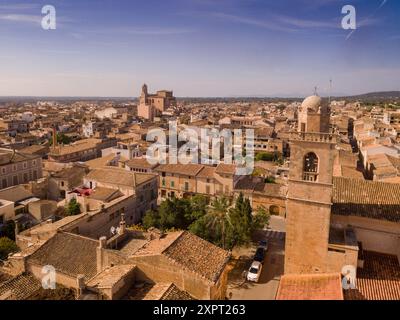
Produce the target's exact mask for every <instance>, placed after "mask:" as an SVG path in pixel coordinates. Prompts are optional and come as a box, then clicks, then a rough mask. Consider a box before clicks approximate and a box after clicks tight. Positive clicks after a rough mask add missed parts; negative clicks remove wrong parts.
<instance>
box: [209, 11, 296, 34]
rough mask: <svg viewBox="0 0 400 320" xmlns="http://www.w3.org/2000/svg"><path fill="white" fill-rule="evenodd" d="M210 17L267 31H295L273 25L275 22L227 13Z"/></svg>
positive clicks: (215, 13)
mask: <svg viewBox="0 0 400 320" xmlns="http://www.w3.org/2000/svg"><path fill="white" fill-rule="evenodd" d="M211 15H212V16H214V17H216V18H220V19H223V20H228V21H232V22H237V23H241V24H246V25H250V26H255V27H260V28H265V29H269V30H279V31H288V32H292V31H296V30H295V29H293V28H290V27H284V26H281V25H279V24H278V23H275V22H273V21H270V20H267V19H266V20H258V19H254V18H248V17H241V16H237V15H233V14H227V13H221V12H214V13H211Z"/></svg>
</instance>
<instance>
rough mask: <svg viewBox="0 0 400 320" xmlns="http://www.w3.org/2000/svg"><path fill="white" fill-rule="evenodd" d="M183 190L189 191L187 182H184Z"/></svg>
mask: <svg viewBox="0 0 400 320" xmlns="http://www.w3.org/2000/svg"><path fill="white" fill-rule="evenodd" d="M185 191H189V182H185Z"/></svg>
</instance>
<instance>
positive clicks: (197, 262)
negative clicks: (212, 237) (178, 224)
mask: <svg viewBox="0 0 400 320" xmlns="http://www.w3.org/2000/svg"><path fill="white" fill-rule="evenodd" d="M163 255H165V256H167V257H168V258H170V259H172V260H174V261H175V262H177V263H179V264H180V265H182V266H183V267H185V268H187V269H188V270H190V271H192V272H195V273H197V274H200V275H201V276H203V277H204V278H206V279H208V280H210V281H212V282H216V281H217V280H218V278H219V276H220V275H221V273H222V271H223V270H224V268H225V266H226V264H227V262H228V260H229V258H230V252H229V251H226V250H223V249H221V248H219V247H217V246H216V245H214V244H212V243H210V242H208V241H206V240H203V239H201V238H199V237H197V236H195V235H194V234H192V233H190V232H187V231H185V232H183V233H182V234H181V236H180V237H178V238H177V239H176V240H175V241H174V242H173V243H172V244H171V245H170V246H168V248H166V249H165V250H164V251H163Z"/></svg>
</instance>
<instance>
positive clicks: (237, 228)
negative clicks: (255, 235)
mask: <svg viewBox="0 0 400 320" xmlns="http://www.w3.org/2000/svg"><path fill="white" fill-rule="evenodd" d="M252 211H253V210H252V208H251V205H250V200H249V199H248V198H244V197H243V194H242V193H240V194H239V196H238V197H237V199H236V203H235V207H234V208H232V209H231V210H230V214H231V218H232V226H233V235H234V242H235V244H238V245H240V244H244V243H247V242H248V241H250V238H251V229H252V228H251V226H252Z"/></svg>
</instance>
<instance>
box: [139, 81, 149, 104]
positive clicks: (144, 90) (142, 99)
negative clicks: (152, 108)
mask: <svg viewBox="0 0 400 320" xmlns="http://www.w3.org/2000/svg"><path fill="white" fill-rule="evenodd" d="M147 96H148V91H147V84H143V86H142V92H141V94H140V104H142V105H145V104H146V103H147Z"/></svg>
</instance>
